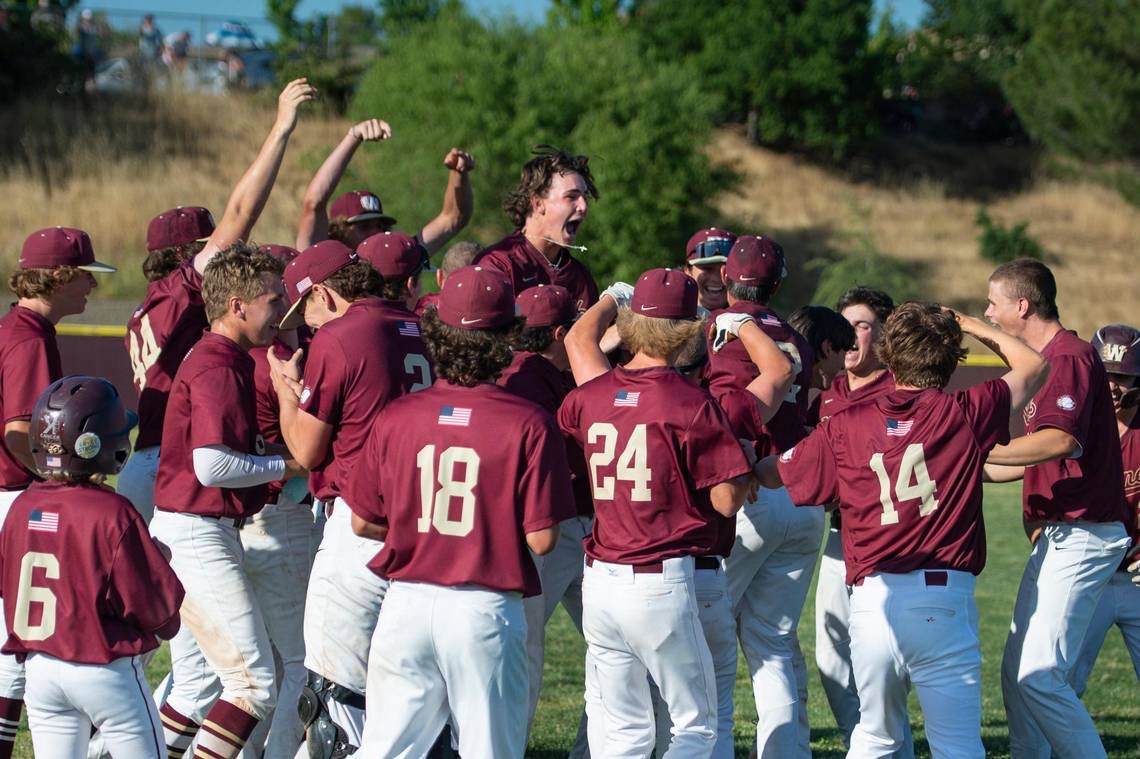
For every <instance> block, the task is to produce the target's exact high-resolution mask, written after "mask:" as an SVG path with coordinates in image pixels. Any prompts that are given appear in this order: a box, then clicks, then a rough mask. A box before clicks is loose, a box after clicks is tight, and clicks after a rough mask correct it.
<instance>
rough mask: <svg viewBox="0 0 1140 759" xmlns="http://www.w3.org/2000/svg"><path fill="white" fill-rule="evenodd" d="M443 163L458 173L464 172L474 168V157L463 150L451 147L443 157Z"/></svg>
mask: <svg viewBox="0 0 1140 759" xmlns="http://www.w3.org/2000/svg"><path fill="white" fill-rule="evenodd" d="M443 165H444V166H446V167H447V168H449V169H451V170H452V171H454V172H457V173H459V174H466V173H467V172H469V171H474V170H475V159H474V157H472V155H471V154H470V153H468V152H467V151H465V150H460V149H459V148H452V149H451V150H450V151H448V153H447V155H445V156H444V157H443Z"/></svg>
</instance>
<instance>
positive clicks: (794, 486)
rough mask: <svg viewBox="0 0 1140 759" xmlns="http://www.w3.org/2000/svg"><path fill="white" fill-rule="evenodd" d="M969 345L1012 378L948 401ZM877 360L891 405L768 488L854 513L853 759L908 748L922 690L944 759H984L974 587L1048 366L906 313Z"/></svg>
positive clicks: (883, 399)
mask: <svg viewBox="0 0 1140 759" xmlns="http://www.w3.org/2000/svg"><path fill="white" fill-rule="evenodd" d="M963 333H966V334H971V335H974V336H975V337H977V338H979V339H980V340H982V341H983V342H985V343H986V344H987V345H988V346H990V347H991V348H992V349H993V350H995V351H996V352H997V353H998V354H999V355H1000V356H1001V357H1002V358H1003V359H1004V360H1005V361H1006V362H1007V363H1008V364H1009V366H1010V370H1009V371H1008V372H1007V373H1006V374H1005V375H1004V376H1003V377H1001V378H1000V379H997V380H991V381H989V382H986V383H983V384H981V385H978V386H975V387H972V388H970V389H969V390H966V391H962V392H959V393H955V394H953V395H951V394H948V393H945V392H943V390H942V388H943V387H945V386H946V383H947V382H948V381H949V380H950V376H951V375H952V374H953V372H954V370H955V369H956V368H957V365H958V362H959V360H960V359H961V358H962V356H963V355H965V350H964V349H963V348H962V347H961V342H962V334H963ZM878 355H879V356H880V358H881V359H882V360H883V361H884V362H885V363H886V365H887V366H888V367H890V369H891V372H892V373H893V374H894V376H895V383H896V389H895V390H894V391H893V392H890V393H887V394H885V395H882V396H879V397H878V398H875V399H873V400H871V401H868V402H866V403H859V404H855V405H853V406H850V407H849V408H848V409H847V410H846V411H843V412H842V413H839V414H836V415H834V416H832V417H831V418H830V419H828V420H827V421H825V422H823V423H822V424H820V426H819V427H817V428H816V429H815V431H814V432H812V433H811V434H810V435H809V436H808V437H807V438H806V439H805V440H803V441H802V442H800V443H799V444H797V445H796V446H795V447H794V448H792V449H790V450H788V451H785V452H784V453H783V454H781V455H779V456H770V457H768V458H767V459H765V460H764V461H762V462H760V464H759V465H758V466H757V474H758V476H759V477H760V479H761V482H762V483H763V484H764V485H765V487H777V486H779V485H780V483H781V482H783V483H785V484H786V486H787V488H788V491H789V493H790V494H791V497H792V500H793V501H794V502H795V503H797V504H817V503H831V502H832V501H835V500H836V499H838V501H839V508H840V509H841V510H842V511H843V521H842V526H841V531H842V536H843V544H844V555H845V557H846V561H847V582H848V584H849V585H852V586H854V588H853V591H852V595H851V607H852V614H851V645H852V662H853V666H854V670H855V681H856V684H857V686H858V691H859V695H860V717H859V724H858V725H857V726H856V727H855V730H854V732H853V733H852V736H851V749H850V752H849V753H848V756H852V757H886V756H890V755H891V754H892V753H894V752H895V751H898V750H899V749H900V748H902V745H903V741H904V739H905V734H906V733H905V729H904V724H905V723H906V722H907V692H908V691H909V689H910V685H911V684H912V683H913V684H914V686H915V688H916V689H917V691H918V698H919V702H920V703H921V705H922V710H923V714H924V716H925V719H926V734H927V737H928V740H929V741H930V747H931V751H932V752H933V754H934V755H935V756H953V757H968V756H977V757H981V756H984V755H985V750H984V749H983V747H982V740H981V715H982V687H981V675H982V671H981V670H982V656H981V646H980V643H979V640H978V616H977V608H976V605H975V603H974V581H975V575H977V574H978V573H980V572H981V570H982V568H983V566H984V565H985V549H986V545H985V527H984V522H983V518H982V466H983V464H984V463H985V456H986V453H987V452H988V451H989V450H990V449H991V448H992V447H993V446H994V445H996V444H999V443H1001V442H1003V441H1006V440H1008V439H1009V418H1010V415H1011V414H1016V413H1018V411H1019V410H1020V409H1021V407H1023V406H1024V405H1025V404H1026V403H1027V402H1028V401H1029V399H1030V398H1031V397H1032V396H1033V393H1034V392H1036V391H1037V389H1038V388H1039V387H1040V386H1041V384H1042V383H1043V382H1044V380H1045V376H1046V375H1047V373H1048V365H1047V364H1046V362H1045V360H1044V359H1043V358H1042V357H1041V355H1040V354H1038V353H1037V352H1035V351H1033V350H1032V349H1030V348H1029V347H1028V346H1026V345H1025V344H1024V343H1022V342H1021V341H1020V340H1017V339H1016V338H1013V337H1010V336H1009V335H1006V334H1003V333H1001V332H999V331H998V330H996V329H993V328H992V327H989V326H987V325H986V324H984V323H983V322H981V321H979V320H978V319H973V318H971V317H965V316H958V315H956V314H954V313H953V312H951V311H948V310H944V309H940V308H939V307H938V306H936V305H933V304H926V303H907V304H904V305H902V306H900V307H899V308H898V309H896V310H895V312H894V313H893V314H892V315H891V316H890V318H889V319H887V322H886V325H885V327H884V331H883V336H882V339H881V341H880V343H879V348H878ZM868 459H869V462H870V463H868Z"/></svg>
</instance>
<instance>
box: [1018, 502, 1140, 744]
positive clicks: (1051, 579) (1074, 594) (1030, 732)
mask: <svg viewBox="0 0 1140 759" xmlns="http://www.w3.org/2000/svg"><path fill="white" fill-rule="evenodd" d="M1128 544H1129V540H1128V534H1127V532H1125V529H1124V525H1123V524H1121V523H1120V522H1111V523H1103V524H1101V523H1094V522H1050V523H1047V524H1046V525H1045V528H1044V529H1043V530H1042V531H1041V537H1040V538H1038V539H1037V543H1036V544H1035V545H1034V546H1033V551H1032V552H1031V553H1030V554H1029V562H1028V563H1027V564H1026V565H1025V572H1024V573H1023V574H1022V576H1021V586H1020V587H1019V588H1018V591H1017V602H1016V603H1015V604H1014V607H1013V621H1012V623H1011V624H1010V628H1009V637H1008V638H1006V641H1005V653H1004V655H1003V656H1002V662H1001V690H1002V695H1003V697H1004V699H1005V714H1006V719H1007V720H1008V722H1009V748H1010V754H1011V755H1012V756H1014V757H1016V759H1022V757H1027V758H1029V759H1036V758H1037V757H1042V759H1045V758H1047V757H1049V756H1050V755H1052V756H1055V757H1058V758H1059V759H1063V758H1065V757H1072V758H1073V759H1096V757H1103V756H1105V751H1104V746H1103V745H1102V744H1101V742H1100V736H1099V735H1098V734H1097V731H1096V725H1094V724H1093V721H1092V718H1091V717H1090V716H1089V713H1088V711H1087V710H1086V709H1085V707H1084V705H1083V704H1082V703H1081V701H1080V699H1079V698H1077V694H1076V692H1075V691H1074V690H1073V686H1072V685H1071V684H1070V683H1069V675H1070V673H1071V671H1072V668H1073V665H1074V663H1075V662H1076V660H1077V656H1078V655H1079V653H1080V650H1081V645H1082V644H1083V643H1084V639H1085V634H1086V632H1087V631H1088V628H1089V622H1090V620H1091V619H1092V615H1093V612H1094V611H1095V610H1096V607H1097V604H1098V603H1099V602H1100V596H1101V593H1102V592H1103V590H1104V587H1105V586H1106V585H1107V584H1108V581H1109V579H1110V578H1111V577H1112V575H1113V573H1114V572H1115V571H1116V567H1117V565H1119V564H1120V560H1121V559H1122V558H1123V557H1124V552H1125V551H1126V550H1127V549H1128ZM1050 747H1051V748H1052V751H1050Z"/></svg>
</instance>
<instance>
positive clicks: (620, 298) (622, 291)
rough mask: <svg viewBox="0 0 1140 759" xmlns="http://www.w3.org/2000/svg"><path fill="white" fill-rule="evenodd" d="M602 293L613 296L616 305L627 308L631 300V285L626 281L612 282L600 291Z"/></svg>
mask: <svg viewBox="0 0 1140 759" xmlns="http://www.w3.org/2000/svg"><path fill="white" fill-rule="evenodd" d="M602 295H603V296H605V295H608V296H610V297H611V298H613V300H614V303H617V304H618V306H624V307H625V308H629V302H630V301H631V300H633V285H631V284H629V283H628V282H614V283H613V284H612V285H610V286H609V287H607V288H606V289H605V290H603V291H602Z"/></svg>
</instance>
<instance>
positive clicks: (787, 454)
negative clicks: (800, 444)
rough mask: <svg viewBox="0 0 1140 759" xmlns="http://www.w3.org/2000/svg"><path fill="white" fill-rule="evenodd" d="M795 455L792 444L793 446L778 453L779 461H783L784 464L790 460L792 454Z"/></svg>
mask: <svg viewBox="0 0 1140 759" xmlns="http://www.w3.org/2000/svg"><path fill="white" fill-rule="evenodd" d="M795 455H796V449H795V447H794V446H793V447H791V448H789V449H788V450H786V451H784V452H783V453H781V454H780V461H783V462H784V463H785V464H786V463H788V462H789V461H791V460H792V456H795Z"/></svg>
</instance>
